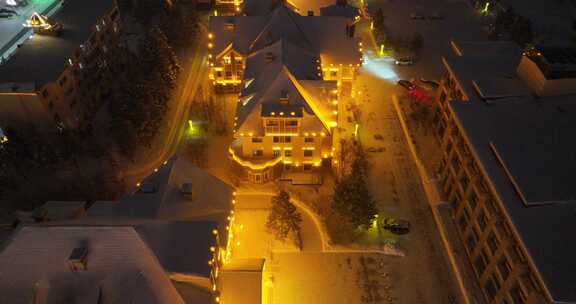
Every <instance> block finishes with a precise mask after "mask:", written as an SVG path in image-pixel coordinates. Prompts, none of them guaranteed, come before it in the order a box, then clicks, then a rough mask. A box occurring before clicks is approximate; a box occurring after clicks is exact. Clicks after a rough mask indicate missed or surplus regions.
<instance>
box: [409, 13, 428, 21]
mask: <svg viewBox="0 0 576 304" xmlns="http://www.w3.org/2000/svg"><path fill="white" fill-rule="evenodd" d="M410 18H412V19H416V20H424V19H426V17H424V15H420V14H418V13H412V14H410Z"/></svg>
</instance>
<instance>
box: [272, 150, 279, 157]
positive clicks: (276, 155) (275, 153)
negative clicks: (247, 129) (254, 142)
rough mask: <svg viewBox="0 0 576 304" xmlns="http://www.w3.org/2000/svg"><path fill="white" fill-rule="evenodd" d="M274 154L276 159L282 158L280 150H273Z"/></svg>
mask: <svg viewBox="0 0 576 304" xmlns="http://www.w3.org/2000/svg"><path fill="white" fill-rule="evenodd" d="M272 153H273V154H274V157H278V156H280V150H279V149H275V150H272Z"/></svg>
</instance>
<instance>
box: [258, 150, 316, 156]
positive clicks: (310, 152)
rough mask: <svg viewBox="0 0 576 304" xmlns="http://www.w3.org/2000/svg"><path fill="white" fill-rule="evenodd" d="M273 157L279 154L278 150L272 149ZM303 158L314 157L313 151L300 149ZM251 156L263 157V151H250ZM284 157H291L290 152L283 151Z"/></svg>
mask: <svg viewBox="0 0 576 304" xmlns="http://www.w3.org/2000/svg"><path fill="white" fill-rule="evenodd" d="M272 151H273V155H274V157H278V156H280V154H281V151H280V149H274V150H272ZM302 151H303V154H304V157H312V156H314V150H311V149H302ZM252 156H254V157H262V156H264V150H262V149H254V150H252ZM284 157H292V150H284Z"/></svg>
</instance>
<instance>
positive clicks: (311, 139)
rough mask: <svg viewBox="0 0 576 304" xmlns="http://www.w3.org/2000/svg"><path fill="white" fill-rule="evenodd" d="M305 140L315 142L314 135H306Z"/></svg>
mask: <svg viewBox="0 0 576 304" xmlns="http://www.w3.org/2000/svg"><path fill="white" fill-rule="evenodd" d="M304 142H307V143H311V142H314V137H305V138H304Z"/></svg>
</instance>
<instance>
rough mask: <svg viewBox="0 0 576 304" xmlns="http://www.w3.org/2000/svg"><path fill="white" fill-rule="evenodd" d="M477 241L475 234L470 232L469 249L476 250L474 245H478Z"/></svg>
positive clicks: (467, 245) (467, 243)
mask: <svg viewBox="0 0 576 304" xmlns="http://www.w3.org/2000/svg"><path fill="white" fill-rule="evenodd" d="M476 242H477V240H476V238H475V237H474V234H470V236H469V237H468V239H467V240H466V247H468V251H470V252H472V250H474V247H476Z"/></svg>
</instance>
